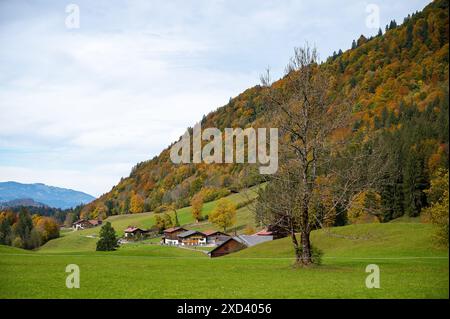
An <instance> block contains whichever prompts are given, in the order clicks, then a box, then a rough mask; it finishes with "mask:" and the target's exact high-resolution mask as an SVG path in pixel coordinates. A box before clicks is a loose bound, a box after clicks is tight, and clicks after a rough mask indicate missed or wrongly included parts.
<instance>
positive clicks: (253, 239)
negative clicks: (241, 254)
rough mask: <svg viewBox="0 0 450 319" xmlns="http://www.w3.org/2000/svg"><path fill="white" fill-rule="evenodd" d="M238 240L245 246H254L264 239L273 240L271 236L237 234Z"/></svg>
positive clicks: (264, 240)
mask: <svg viewBox="0 0 450 319" xmlns="http://www.w3.org/2000/svg"><path fill="white" fill-rule="evenodd" d="M237 238H238V239H239V240H241V242H242V243H243V244H245V245H246V246H249V247H251V246H255V245H258V244H261V243H263V242H266V241H271V240H273V236H257V235H239V236H237Z"/></svg>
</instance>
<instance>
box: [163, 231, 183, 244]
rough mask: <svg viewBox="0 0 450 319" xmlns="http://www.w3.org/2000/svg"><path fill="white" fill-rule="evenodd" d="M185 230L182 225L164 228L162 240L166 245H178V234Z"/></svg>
mask: <svg viewBox="0 0 450 319" xmlns="http://www.w3.org/2000/svg"><path fill="white" fill-rule="evenodd" d="M185 231H187V229H185V228H183V227H172V228H167V229H165V230H164V236H163V239H162V242H163V243H164V244H166V245H178V244H179V239H178V234H180V233H183V232H185Z"/></svg>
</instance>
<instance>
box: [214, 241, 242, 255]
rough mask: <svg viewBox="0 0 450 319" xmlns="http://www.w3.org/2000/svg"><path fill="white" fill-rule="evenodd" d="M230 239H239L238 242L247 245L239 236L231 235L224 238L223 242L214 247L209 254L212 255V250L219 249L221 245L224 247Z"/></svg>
mask: <svg viewBox="0 0 450 319" xmlns="http://www.w3.org/2000/svg"><path fill="white" fill-rule="evenodd" d="M230 240H234V241H237V242H238V243H240V244H243V245H244V246H247V245H246V244H245V243H244V242H242V240H241V239H240V238H239V237H229V238H227V239H226V240H224V241H223V242H221V243H220V244H219V245H217V246H216V247H215V248H214V249H212V250H210V251H209V252H208V255H211V253H212V252H214V251H216V250H217V249H219V248H220V247H222V246H223V245H225V244H226V243H228V242H229V241H230Z"/></svg>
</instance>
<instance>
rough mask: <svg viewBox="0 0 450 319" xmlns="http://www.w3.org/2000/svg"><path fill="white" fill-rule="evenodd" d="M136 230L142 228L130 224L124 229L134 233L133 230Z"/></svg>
mask: <svg viewBox="0 0 450 319" xmlns="http://www.w3.org/2000/svg"><path fill="white" fill-rule="evenodd" d="M136 230H142V229H140V228H137V227H133V226H128V228H127V229H125V230H124V231H125V232H126V233H132V232H135V231H136Z"/></svg>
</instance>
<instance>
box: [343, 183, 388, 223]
mask: <svg viewBox="0 0 450 319" xmlns="http://www.w3.org/2000/svg"><path fill="white" fill-rule="evenodd" d="M378 216H381V196H380V194H378V193H376V192H374V191H370V190H369V191H364V192H361V193H359V194H357V195H355V197H354V198H353V200H352V201H351V205H350V207H349V209H348V211H347V217H348V220H349V221H350V222H351V223H352V224H361V223H377V222H379V221H380V220H379V218H378Z"/></svg>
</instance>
